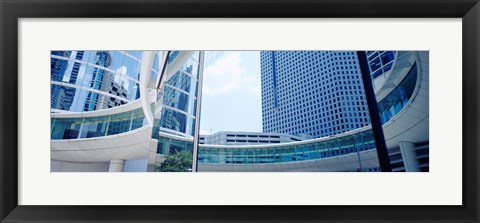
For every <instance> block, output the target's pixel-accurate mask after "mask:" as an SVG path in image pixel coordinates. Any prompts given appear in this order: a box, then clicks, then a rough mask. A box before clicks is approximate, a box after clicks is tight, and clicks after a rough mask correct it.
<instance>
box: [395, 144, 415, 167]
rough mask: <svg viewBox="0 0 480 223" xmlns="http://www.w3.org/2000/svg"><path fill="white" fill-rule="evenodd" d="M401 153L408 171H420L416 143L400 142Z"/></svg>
mask: <svg viewBox="0 0 480 223" xmlns="http://www.w3.org/2000/svg"><path fill="white" fill-rule="evenodd" d="M398 144H399V145H400V153H401V154H402V159H403V164H404V165H405V171H406V172H419V171H420V168H418V160H417V154H416V153H415V144H413V143H411V142H405V141H403V142H399V143H398Z"/></svg>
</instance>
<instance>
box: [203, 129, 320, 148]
mask: <svg viewBox="0 0 480 223" xmlns="http://www.w3.org/2000/svg"><path fill="white" fill-rule="evenodd" d="M310 138H311V137H309V136H308V135H301V136H294V135H289V134H285V133H266V132H229V131H222V132H217V133H215V134H212V135H200V139H199V143H200V144H211V145H255V144H272V143H285V142H297V141H302V140H306V139H310Z"/></svg>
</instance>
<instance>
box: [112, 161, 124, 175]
mask: <svg viewBox="0 0 480 223" xmlns="http://www.w3.org/2000/svg"><path fill="white" fill-rule="evenodd" d="M124 168H125V160H111V161H110V167H109V168H108V171H109V172H124Z"/></svg>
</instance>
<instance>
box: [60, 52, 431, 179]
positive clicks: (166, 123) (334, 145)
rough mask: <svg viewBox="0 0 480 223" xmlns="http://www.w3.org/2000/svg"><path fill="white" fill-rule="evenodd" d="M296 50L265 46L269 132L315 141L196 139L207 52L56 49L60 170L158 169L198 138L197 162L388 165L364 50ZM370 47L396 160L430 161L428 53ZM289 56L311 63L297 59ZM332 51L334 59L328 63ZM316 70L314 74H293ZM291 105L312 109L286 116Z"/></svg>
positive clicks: (255, 166)
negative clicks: (378, 139) (371, 110)
mask: <svg viewBox="0 0 480 223" xmlns="http://www.w3.org/2000/svg"><path fill="white" fill-rule="evenodd" d="M289 53H290V52H274V53H272V52H263V53H262V70H264V71H265V72H264V73H262V104H264V105H265V106H263V107H264V111H263V114H264V116H263V118H264V130H265V131H266V132H268V131H271V132H274V133H275V134H283V135H287V134H292V135H294V134H298V133H304V134H310V136H313V137H311V139H309V138H303V139H295V140H293V139H292V140H291V141H288V142H284V143H275V142H277V141H275V140H273V141H271V142H270V141H269V142H270V143H265V144H260V143H257V144H248V145H235V144H228V143H226V144H225V145H212V144H198V145H195V143H194V141H195V140H194V139H195V137H198V126H197V125H198V122H199V120H197V119H198V117H199V115H198V114H197V112H198V111H199V108H198V103H197V101H199V100H200V97H201V93H202V92H201V91H199V90H200V88H199V84H200V85H201V82H202V78H201V77H202V71H203V54H204V53H203V52H201V51H200V52H199V51H52V53H51V108H52V109H51V117H52V119H51V139H52V140H51V159H52V165H51V171H53V172H57V171H80V172H85V171H153V170H154V166H155V164H156V163H161V162H163V161H164V160H165V156H166V155H168V154H171V153H174V152H176V151H181V150H187V151H194V148H195V147H197V149H198V159H197V161H198V171H214V172H222V171H238V172H256V171H262V172H275V171H281V172H285V171H343V172H345V171H379V170H380V169H379V161H378V157H377V152H376V145H375V140H374V137H373V136H374V134H375V133H374V132H373V131H372V128H371V126H370V125H369V119H367V118H366V116H368V110H367V111H366V114H365V115H364V114H363V111H364V110H363V109H362V108H365V109H368V108H367V107H366V104H365V103H364V104H363V105H362V102H364V100H365V99H364V98H362V97H363V93H362V91H363V85H362V84H361V81H360V80H361V78H359V76H358V75H359V73H358V72H359V71H358V68H356V67H355V66H357V64H358V62H356V61H355V60H357V57H356V54H355V52H343V51H342V52H340V51H338V52H336V51H333V52H314V53H312V52H300V53H299V54H298V55H290V54H289ZM316 57H322V59H321V60H319V59H318V58H317V59H315V58H316ZM340 57H341V58H343V57H345V58H347V59H346V60H344V61H340V59H337V58H340ZM348 57H350V58H348ZM367 57H368V60H369V66H370V68H369V69H370V71H371V74H370V75H372V77H373V79H372V81H373V83H374V90H375V96H376V98H377V104H378V111H379V116H380V119H381V122H382V126H383V131H384V132H383V133H384V135H385V143H386V146H387V148H388V153H389V157H390V164H391V166H392V170H393V171H428V169H429V161H428V159H429V155H428V153H429V152H428V150H429V148H428V143H429V137H428V116H429V111H428V98H429V95H428V71H429V57H428V52H416V51H399V52H391V51H368V52H367ZM287 58H293V61H297V63H299V64H303V65H304V66H305V67H307V68H308V69H304V68H298V69H296V68H289V67H292V64H290V65H287V64H286V63H287V62H288V61H287ZM282 60H283V61H282ZM303 60H305V61H303ZM323 60H325V62H326V61H327V60H328V61H329V62H331V63H333V64H334V66H333V65H332V66H331V67H328V66H327V67H326V68H325V67H320V64H322V63H323V62H322V61H323ZM379 61H380V62H379ZM288 63H289V62H288ZM336 63H338V64H336ZM317 66H318V69H317V68H316V67H317ZM293 67H295V66H293ZM329 69H330V70H329ZM309 70H315V71H311V73H309V75H312V76H311V77H310V78H308V79H305V78H303V79H302V78H297V79H296V80H295V78H293V77H296V76H295V75H297V76H301V74H303V73H308V72H309ZM380 71H381V72H380ZM373 73H375V75H373ZM374 76H375V77H374ZM322 81H323V82H322ZM307 82H308V83H307ZM349 82H350V83H349ZM295 86H296V87H295ZM350 87H351V88H352V89H350ZM335 89H338V90H337V91H336V90H335ZM350 91H351V92H352V93H350ZM292 92H293V93H292ZM337 94H338V97H336V96H337ZM333 96H335V97H333ZM342 96H343V97H342ZM310 97H311V100H307V101H302V99H304V98H310ZM292 98H293V99H292ZM295 98H299V99H300V100H294V99H295ZM346 98H348V99H346ZM316 99H318V101H319V102H320V103H312V102H313V101H315V100H316ZM321 103H324V104H323V105H322V104H321ZM299 104H301V105H299ZM334 105H336V106H334ZM292 106H301V109H298V110H301V111H302V112H301V113H299V112H296V113H292V114H291V116H288V115H285V114H287V113H288V111H289V109H291V107H292ZM362 106H363V107H362ZM349 108H350V109H349ZM349 111H350V112H349ZM353 111H355V112H353ZM322 112H323V113H325V115H323V113H322ZM350 113H355V114H357V116H355V117H353V116H350V115H349V114H350ZM307 114H308V116H307ZM281 115H283V116H282V117H279V116H281ZM335 115H338V116H339V118H337V119H335V118H334V117H335ZM270 116H271V117H270ZM331 116H333V119H332V120H326V118H328V117H330V118H332V117H331ZM364 116H365V117H364ZM303 117H305V119H303ZM355 118H357V119H360V118H361V119H362V121H360V122H359V121H357V122H358V123H359V125H358V126H357V125H356V124H357V123H355V121H354V120H355ZM324 119H325V120H324ZM350 119H352V120H353V121H352V123H349V122H347V121H344V122H343V123H342V122H340V120H350ZM309 120H310V121H309ZM317 121H318V123H317ZM337 121H338V123H337ZM295 122H297V123H295ZM275 123H277V124H275ZM329 123H330V126H328V124H329ZM342 124H343V126H342ZM302 125H303V127H302ZM322 126H325V127H326V128H323V127H322ZM322 129H323V133H322ZM274 133H272V134H270V135H272V136H277V135H275V134H274ZM229 134H233V133H229ZM242 134H243V133H242ZM242 134H241V135H242ZM261 135H262V136H263V137H265V135H266V136H267V137H270V135H268V134H267V133H265V135H263V134H261ZM283 135H282V136H283ZM254 136H255V135H254V134H252V137H254ZM235 137H237V136H236V135H235ZM249 137H250V136H248V134H247V133H246V134H245V137H243V138H242V137H240V138H238V137H237V138H238V140H244V139H249ZM255 137H260V134H259V135H258V136H255ZM278 137H280V135H278ZM250 138H251V137H250ZM272 142H273V143H272Z"/></svg>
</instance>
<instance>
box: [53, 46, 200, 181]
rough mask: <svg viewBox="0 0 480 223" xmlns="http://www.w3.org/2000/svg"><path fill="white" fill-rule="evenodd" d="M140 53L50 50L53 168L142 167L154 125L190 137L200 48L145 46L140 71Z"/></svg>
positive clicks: (152, 146) (150, 158)
mask: <svg viewBox="0 0 480 223" xmlns="http://www.w3.org/2000/svg"><path fill="white" fill-rule="evenodd" d="M145 52H147V51H145ZM145 52H144V51H52V52H51V99H52V102H51V157H52V160H51V170H52V171H53V172H61V171H101V172H102V171H141V172H145V171H147V170H149V168H150V169H151V166H152V165H153V164H154V162H155V159H156V158H157V157H156V155H155V152H156V151H157V147H158V142H162V140H163V141H164V139H163V138H162V135H161V134H159V133H160V132H168V133H169V134H173V135H177V136H180V137H184V138H187V139H192V138H193V134H194V128H195V117H196V110H197V109H196V101H197V96H198V92H197V90H198V75H199V69H200V65H199V64H200V62H199V57H200V52H199V51H173V52H170V54H169V56H165V55H168V54H167V51H148V52H153V53H152V54H151V55H154V56H153V57H151V58H149V59H152V62H151V63H152V64H151V65H150V66H149V67H147V70H146V71H145V70H143V75H141V73H142V68H143V67H142V66H143V65H144V64H145V61H142V60H143V59H144V58H142V57H143V56H145V55H147V54H146V53H145ZM165 57H166V58H167V59H164V58H165ZM149 59H145V60H147V61H148V60H149ZM162 60H165V61H166V62H165V63H167V65H165V66H160V64H161V62H162ZM167 60H168V61H167ZM147 64H148V63H147ZM165 67H168V69H166V68H165ZM162 69H163V71H162V72H159V71H160V70H162ZM142 77H144V78H143V79H142ZM145 77H146V78H145ZM161 77H163V78H161ZM142 87H143V90H142ZM144 102H145V103H146V104H144ZM148 110H150V111H151V112H152V113H153V114H152V113H150V115H152V122H150V121H149V119H148V118H147V117H148V115H149V114H148V113H149V112H148ZM87 145H88V146H87ZM68 148H70V149H68ZM188 149H190V150H191V149H192V148H188ZM150 150H151V151H153V154H152V153H150V152H149V151H150ZM152 162H153V163H152ZM150 171H151V170H150Z"/></svg>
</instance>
